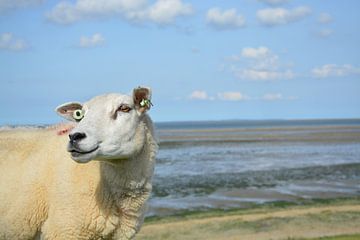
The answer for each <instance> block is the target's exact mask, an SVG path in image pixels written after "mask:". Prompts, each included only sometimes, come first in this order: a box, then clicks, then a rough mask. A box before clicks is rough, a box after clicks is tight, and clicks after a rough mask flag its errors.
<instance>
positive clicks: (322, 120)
mask: <svg viewBox="0 0 360 240" xmlns="http://www.w3.org/2000/svg"><path fill="white" fill-rule="evenodd" d="M66 122H69V121H65V120H63V121H59V122H55V123H19V124H6V123H5V124H0V128H2V127H10V128H13V127H15V128H16V127H48V126H56V125H58V124H63V123H66ZM251 122H253V123H264V124H269V123H270V125H271V124H273V123H279V122H284V123H285V122H287V123H289V122H293V123H296V122H302V123H306V122H307V123H309V122H312V123H319V124H320V125H321V124H335V125H336V124H340V125H343V124H352V123H355V124H360V118H306V119H305V118H304V119H275V118H274V119H219V120H184V121H154V124H155V125H156V126H157V127H159V126H160V125H163V127H164V126H165V125H171V126H174V125H175V126H176V125H179V126H180V125H186V124H195V125H197V126H199V125H198V124H203V123H205V124H210V125H211V124H219V123H224V124H226V123H228V124H229V123H235V124H236V123H251ZM270 125H269V126H270Z"/></svg>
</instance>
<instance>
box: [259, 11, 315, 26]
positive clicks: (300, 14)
mask: <svg viewBox="0 0 360 240" xmlns="http://www.w3.org/2000/svg"><path fill="white" fill-rule="evenodd" d="M310 13H311V9H310V8H309V7H306V6H301V7H297V8H294V9H285V8H266V9H261V10H258V11H257V13H256V17H257V19H258V21H259V22H260V23H261V24H263V25H265V26H276V25H283V24H288V23H291V22H295V21H298V20H301V19H303V18H305V17H306V16H308V15H309V14H310Z"/></svg>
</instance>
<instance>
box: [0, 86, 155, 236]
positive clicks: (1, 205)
mask: <svg viewBox="0 0 360 240" xmlns="http://www.w3.org/2000/svg"><path fill="white" fill-rule="evenodd" d="M150 97H151V90H150V89H149V88H145V87H139V88H135V89H134V91H133V94H132V96H129V95H122V94H106V95H101V96H97V97H95V98H93V99H91V100H90V101H88V102H86V103H84V104H83V105H82V104H80V103H77V102H70V103H66V104H63V105H60V106H59V107H58V108H57V109H56V111H57V113H58V114H59V115H61V116H62V117H64V118H66V119H68V120H72V121H74V124H73V125H69V126H68V128H66V129H65V131H64V130H61V131H60V132H59V134H58V135H57V134H56V130H55V129H40V130H39V129H36V130H34V129H28V130H21V131H20V130H16V129H15V130H7V131H2V132H1V133H0V239H50V240H57V239H70V240H71V239H131V238H133V237H134V235H135V234H136V233H137V232H138V231H139V229H140V227H141V225H142V223H143V220H144V214H145V211H146V202H147V199H148V198H149V195H150V193H151V188H152V184H151V181H152V175H153V171H154V163H155V155H156V152H157V148H158V145H157V142H156V139H155V137H154V130H153V124H152V121H151V119H150V117H149V116H148V114H147V110H149V109H150V106H151V102H150ZM66 131H69V133H70V134H69V140H68V138H67V136H66V135H67V134H64V133H66ZM59 135H60V136H59ZM66 150H67V151H66ZM71 159H72V160H71Z"/></svg>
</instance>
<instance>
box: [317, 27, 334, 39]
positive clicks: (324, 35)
mask: <svg viewBox="0 0 360 240" xmlns="http://www.w3.org/2000/svg"><path fill="white" fill-rule="evenodd" d="M333 33H334V31H333V30H332V29H328V28H324V29H321V30H319V31H318V32H316V34H315V35H316V36H317V37H320V38H328V37H330V36H331V35H332V34H333Z"/></svg>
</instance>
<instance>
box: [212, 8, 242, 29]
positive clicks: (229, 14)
mask: <svg viewBox="0 0 360 240" xmlns="http://www.w3.org/2000/svg"><path fill="white" fill-rule="evenodd" d="M206 22H207V24H209V25H210V26H212V27H213V28H215V29H218V30H225V29H236V28H241V27H244V26H245V18H244V17H243V16H242V15H241V14H237V11H236V9H235V8H231V9H228V10H224V11H222V10H221V9H219V8H211V9H209V10H208V12H207V14H206Z"/></svg>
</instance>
